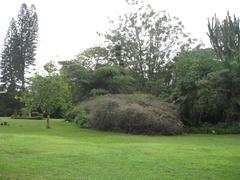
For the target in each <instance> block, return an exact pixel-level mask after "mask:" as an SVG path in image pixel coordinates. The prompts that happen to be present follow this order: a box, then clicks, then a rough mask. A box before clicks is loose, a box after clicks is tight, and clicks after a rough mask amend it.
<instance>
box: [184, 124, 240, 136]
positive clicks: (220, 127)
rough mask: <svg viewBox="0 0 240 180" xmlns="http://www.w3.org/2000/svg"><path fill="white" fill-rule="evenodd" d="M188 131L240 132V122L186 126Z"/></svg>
mask: <svg viewBox="0 0 240 180" xmlns="http://www.w3.org/2000/svg"><path fill="white" fill-rule="evenodd" d="M185 131H186V132H187V133H197V134H200V133H201V134H240V124H234V125H232V126H229V125H228V124H226V123H218V124H216V125H212V124H203V125H201V126H200V127H185Z"/></svg>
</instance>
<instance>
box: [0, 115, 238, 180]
mask: <svg viewBox="0 0 240 180" xmlns="http://www.w3.org/2000/svg"><path fill="white" fill-rule="evenodd" d="M1 120H7V121H8V122H9V123H10V126H8V127H3V126H0V179H20V180H21V179H22V180H25V179H34V180H35V179H50V180H54V179H59V180H60V179H67V180H71V179H86V180H88V179H89V180H91V179H97V180H98V179H101V180H107V179H124V180H125V179H130V180H132V179H144V180H145V179H147V180H148V179H150V180H151V179H191V180H192V179H204V180H205V179H236V180H238V179H240V136H239V135H225V136H223V135H184V136H175V137H174V136H172V137H167V136H158V137H150V136H133V135H124V134H118V133H106V132H98V131H93V130H86V129H79V128H78V127H76V126H75V125H74V124H69V123H65V122H63V121H62V120H53V121H52V124H51V125H52V129H45V128H44V125H45V124H44V121H39V120H35V121H33V120H10V119H8V118H0V122H1Z"/></svg>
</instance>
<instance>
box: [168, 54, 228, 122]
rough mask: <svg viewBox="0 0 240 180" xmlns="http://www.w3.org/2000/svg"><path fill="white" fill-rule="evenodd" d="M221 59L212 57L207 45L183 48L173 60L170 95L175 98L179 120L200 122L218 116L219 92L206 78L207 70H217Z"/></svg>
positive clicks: (213, 119)
mask: <svg viewBox="0 0 240 180" xmlns="http://www.w3.org/2000/svg"><path fill="white" fill-rule="evenodd" d="M222 69H223V66H222V64H221V62H219V61H217V60H215V59H214V54H213V51H212V50H211V49H196V50H194V51H191V52H186V53H184V54H182V55H181V56H179V58H178V59H177V60H176V65H175V69H174V71H173V76H174V79H175V80H174V81H175V88H174V91H173V93H172V99H174V100H176V101H179V100H180V102H179V105H180V114H181V117H182V119H183V122H184V123H185V124H188V125H200V124H201V123H203V122H205V121H207V122H212V123H216V122H217V121H221V119H222V107H221V104H222V103H224V99H222V98H221V97H222V95H221V94H219V92H218V91H215V90H214V88H213V87H210V86H211V85H210V84H211V83H209V81H208V80H207V79H208V77H209V76H210V74H211V73H214V72H218V71H221V70H222Z"/></svg>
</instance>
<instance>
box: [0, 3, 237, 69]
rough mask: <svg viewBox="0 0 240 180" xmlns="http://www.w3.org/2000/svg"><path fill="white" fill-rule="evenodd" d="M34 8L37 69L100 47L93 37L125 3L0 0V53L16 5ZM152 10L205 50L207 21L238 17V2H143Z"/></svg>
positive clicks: (102, 30) (17, 6) (105, 26)
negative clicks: (170, 18) (176, 20)
mask: <svg viewBox="0 0 240 180" xmlns="http://www.w3.org/2000/svg"><path fill="white" fill-rule="evenodd" d="M23 2H25V3H27V4H28V5H30V4H35V6H36V8H37V13H38V18H39V43H38V49H37V57H36V58H37V69H38V70H40V69H41V68H42V66H43V65H44V64H45V63H46V62H48V61H50V60H54V61H59V60H67V59H71V58H73V57H74V56H75V55H76V54H78V53H80V52H82V51H83V50H84V49H86V48H88V47H92V46H94V45H99V44H101V41H102V39H101V38H99V37H98V35H97V34H96V32H97V31H99V32H104V31H105V30H107V29H108V27H109V24H108V20H107V17H108V16H109V17H111V18H114V17H116V16H117V15H120V14H121V13H123V12H125V11H126V3H125V0H25V1H21V0H1V1H0V49H2V44H3V41H4V37H5V35H6V32H7V29H8V26H9V23H10V20H11V18H12V17H16V15H17V14H18V11H19V8H20V5H21V4H22V3H23ZM145 2H146V3H149V4H151V5H152V7H153V8H154V9H155V10H166V11H167V12H168V13H170V15H172V16H177V17H179V18H180V20H181V21H182V22H183V24H184V26H185V28H186V32H189V33H190V34H191V35H192V37H194V38H198V39H200V40H202V41H203V42H204V43H205V44H206V45H207V46H209V40H208V37H207V35H206V32H207V18H208V17H212V16H213V15H214V14H215V13H216V14H217V16H218V17H220V18H223V17H224V16H225V15H226V12H227V11H230V13H231V14H236V15H237V16H238V17H240V0H198V1H196V0H145Z"/></svg>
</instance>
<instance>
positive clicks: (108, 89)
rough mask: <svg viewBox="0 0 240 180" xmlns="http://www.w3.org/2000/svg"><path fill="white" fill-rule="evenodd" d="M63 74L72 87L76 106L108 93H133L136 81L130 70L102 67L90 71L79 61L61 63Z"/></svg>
mask: <svg viewBox="0 0 240 180" xmlns="http://www.w3.org/2000/svg"><path fill="white" fill-rule="evenodd" d="M61 64H62V68H61V73H62V74H63V75H64V76H65V77H66V79H67V81H68V82H69V84H70V86H71V94H72V100H73V103H74V104H77V103H78V102H79V101H81V100H83V99H85V98H86V97H89V96H96V95H98V94H99V95H103V94H107V93H112V94H116V93H131V92H133V91H134V90H135V79H134V78H133V77H132V76H131V74H130V73H129V72H128V70H126V69H124V68H121V67H117V66H102V67H98V68H97V69H96V70H94V71H93V70H89V69H86V68H85V67H83V66H82V65H81V64H79V63H78V62H77V61H69V62H67V61H66V62H61Z"/></svg>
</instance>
